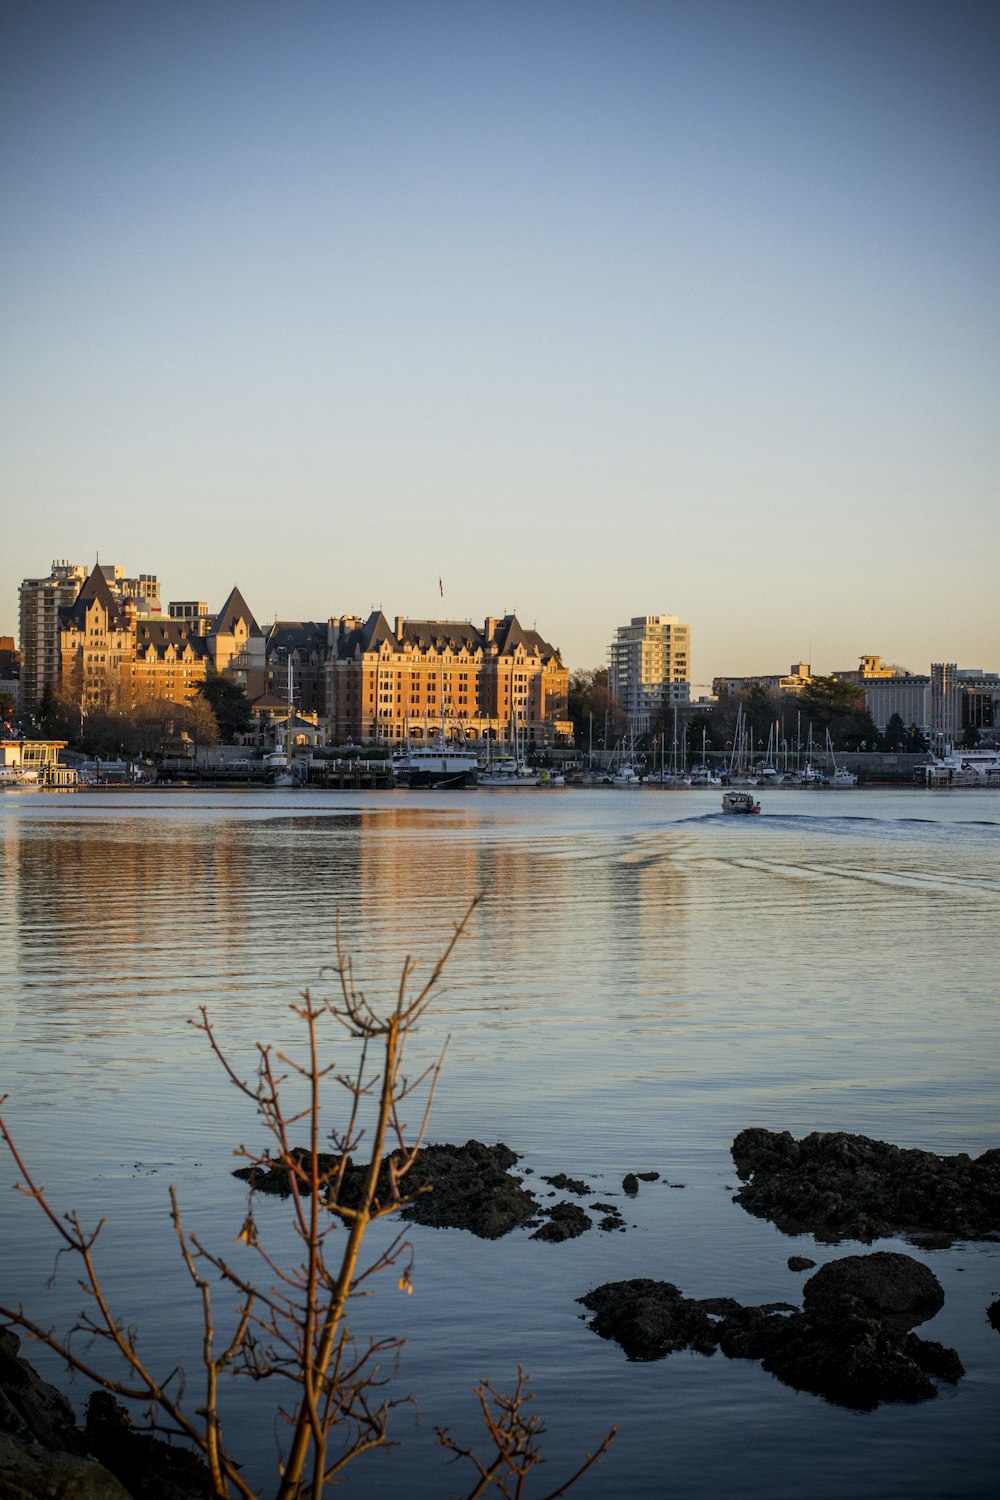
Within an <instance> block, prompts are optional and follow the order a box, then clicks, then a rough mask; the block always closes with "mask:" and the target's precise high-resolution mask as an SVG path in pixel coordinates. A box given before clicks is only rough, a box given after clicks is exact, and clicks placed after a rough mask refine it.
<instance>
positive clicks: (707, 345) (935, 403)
mask: <svg viewBox="0 0 1000 1500" xmlns="http://www.w3.org/2000/svg"><path fill="white" fill-rule="evenodd" d="M0 40H2V41H3V46H2V47H0V54H2V59H0V79H2V83H3V87H2V89H0V94H2V98H3V102H2V105H0V108H2V111H3V122H4V127H3V136H4V141H5V146H4V152H3V163H2V182H3V188H2V193H3V201H4V203H5V207H6V209H7V212H6V215H5V219H6V225H5V228H4V231H3V233H2V237H0V272H2V278H3V283H4V285H5V288H6V296H5V303H6V307H5V326H6V336H5V344H6V358H5V360H4V376H3V379H4V395H3V403H2V404H3V417H2V419H0V420H2V422H3V428H2V431H3V442H2V447H3V453H4V457H3V460H2V464H3V467H2V478H0V485H2V495H3V516H4V530H5V546H4V547H3V549H2V555H0V634H15V635H16V633H17V590H18V586H19V584H20V581H21V579H22V578H23V577H34V576H42V575H44V574H45V573H47V571H48V568H49V565H50V563H51V560H52V558H53V557H55V556H60V557H68V558H71V559H73V560H74V561H79V562H81V563H84V564H86V565H87V566H88V567H89V566H92V565H93V562H94V560H95V556H96V555H99V556H100V558H101V560H102V561H105V562H112V563H117V564H119V565H122V566H124V567H125V568H126V569H127V570H132V569H139V568H151V569H153V570H155V571H156V572H157V573H158V575H159V577H160V579H161V580H162V583H163V587H164V597H165V598H167V597H172V598H185V597H193V596H194V595H197V596H198V597H201V598H205V599H208V600H209V601H210V602H211V603H212V605H213V607H218V605H219V604H221V601H222V600H223V599H224V598H225V597H226V595H227V594H228V592H229V590H230V588H231V587H232V586H233V584H234V583H235V584H238V585H239V587H240V589H241V590H242V592H243V594H244V596H245V597H246V598H247V600H248V601H249V602H250V603H251V605H252V607H253V609H254V611H255V613H256V614H257V616H258V618H259V619H261V620H262V621H266V620H271V619H274V618H291V617H297V618H317V619H324V618H327V617H329V616H330V615H331V614H339V613H342V612H344V611H357V612H358V613H361V614H364V613H365V612H366V611H367V610H368V609H370V608H372V607H379V606H383V607H384V608H385V609H386V610H387V611H388V612H391V613H393V614H396V613H399V614H404V615H407V616H408V617H410V618H433V617H434V615H435V613H436V612H437V611H438V610H439V609H440V613H441V615H442V617H447V618H449V619H471V620H477V619H478V618H479V617H480V616H482V615H483V613H484V611H494V612H506V611H508V610H516V611H517V613H518V616H519V618H520V619H521V620H522V622H523V623H524V624H525V625H527V626H529V627H530V626H531V625H532V624H533V623H535V622H537V624H538V627H539V628H540V629H542V630H543V631H544V632H545V634H546V635H547V636H548V637H549V638H550V639H551V640H552V641H553V643H554V644H555V645H557V646H558V647H559V649H560V650H561V653H562V656H563V660H564V661H565V662H566V664H567V665H568V666H569V667H570V668H571V669H577V668H588V667H595V666H601V665H604V664H605V663H606V661H607V651H608V645H609V643H610V641H611V639H612V637H613V634H614V631H615V629H616V628H617V627H618V626H620V625H621V624H622V623H623V622H625V621H627V620H629V619H630V618H632V617H633V616H636V615H639V614H645V613H650V614H653V613H660V612H668V613H670V614H673V615H676V616H677V617H679V618H680V619H681V620H684V621H688V622H690V624H691V630H692V680H693V681H694V682H695V683H696V684H706V683H709V682H710V681H711V679H712V677H713V676H716V675H722V674H725V673H733V672H739V673H743V674H746V675H750V674H753V673H757V672H775V671H781V670H784V669H785V668H786V667H787V666H788V664H789V663H790V662H792V661H794V660H803V661H809V662H810V663H811V665H812V667H813V669H814V671H819V672H828V671H832V670H841V669H847V668H850V667H852V666H854V665H855V664H856V662H857V659H858V658H859V656H860V655H862V654H863V653H866V652H879V653H881V655H882V657H883V659H885V660H887V661H898V662H900V663H901V664H902V665H903V666H905V667H908V668H909V669H910V670H912V671H923V670H926V667H927V665H928V664H929V663H930V662H931V661H933V660H937V661H942V660H946V661H956V662H958V663H959V664H960V665H962V666H967V667H977V666H979V667H983V668H984V669H986V670H990V669H994V668H995V667H996V665H997V658H998V657H1000V639H998V635H1000V632H998V629H997V621H996V606H995V602H994V598H995V584H994V583H993V579H992V576H991V574H992V570H991V567H990V564H991V560H992V557H993V555H994V553H995V544H996V542H997V541H998V540H1000V505H998V503H997V499H998V497H997V484H996V476H997V472H998V462H997V461H998V459H1000V437H998V425H1000V424H997V422H996V407H997V399H996V398H997V391H998V380H997V375H998V369H997V365H998V353H997V351H998V348H1000V341H998V339H997V336H996V335H997V322H998V317H997V313H998V288H997V283H996V274H995V263H994V262H995V245H996V243H997V229H998V221H1000V212H998V208H1000V205H998V191H997V183H996V180H995V168H994V163H995V161H996V159H997V148H998V145H1000V106H998V102H997V98H996V91H995V86H994V82H993V80H994V77H995V70H996V64H997V61H998V59H1000V46H998V18H997V15H996V12H995V9H994V8H993V7H990V6H987V5H981V4H978V3H960V4H957V5H954V6H950V7H941V6H938V5H934V4H923V3H919V0H918V3H907V4H904V3H891V0H890V3H887V4H884V5H881V6H879V7H871V6H867V5H861V4H852V3H840V4H836V5H833V4H818V5H814V6H810V7H808V8H803V7H801V6H798V5H794V4H791V3H777V0H770V3H769V0H762V3H760V4H755V5H750V6H746V5H737V4H735V3H730V0H718V3H715V4H711V3H706V4H699V5H693V4H663V5H660V6H656V5H650V4H646V3H643V0H625V3H622V4H617V5H614V6H611V5H607V4H593V3H582V4H575V5H569V4H563V3H560V0H554V3H553V4H551V5H548V6H545V7H541V8H539V7H537V6H528V5H526V4H517V3H513V4H510V5H506V6H504V7H503V8H500V7H497V6H495V5H492V4H475V3H473V4H461V5H460V4H457V3H450V0H448V3H435V0H430V3H427V4H423V5H420V6H406V5H401V4H393V3H384V4H375V5H361V4H355V3H346V4H342V5H337V6H335V7H334V6H329V5H320V4H313V3H303V4H300V5H297V6H295V7H289V8H284V9H282V10H280V11H279V10H277V9H275V8H273V7H270V6H268V5H265V4H263V3H254V0H250V3H246V4H239V5H237V4H235V3H232V4H231V3H228V0H219V3H218V4H216V5H213V6H212V7H204V6H200V5H194V4H187V3H183V0H182V3H175V4H171V5H169V6H166V5H149V6H144V7H132V6H128V5H124V4H121V3H117V0H88V3H86V4H83V5H80V4H73V5H71V4H64V3H53V4H50V5H46V6H42V7H35V6H27V5H19V4H14V5H11V6H8V7H5V9H4V13H3V15H2V16H0ZM15 537H16V545H15V544H14V540H13V539H14V538H15ZM439 580H441V581H442V582H443V595H442V593H441V591H440V588H439Z"/></svg>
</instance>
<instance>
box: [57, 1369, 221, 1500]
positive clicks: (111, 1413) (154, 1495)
mask: <svg viewBox="0 0 1000 1500" xmlns="http://www.w3.org/2000/svg"><path fill="white" fill-rule="evenodd" d="M84 1433H85V1435H86V1439H87V1447H88V1448H89V1449H90V1451H91V1453H93V1454H94V1456H95V1457H96V1458H98V1459H100V1461H101V1463H103V1464H104V1466H105V1467H106V1468H108V1469H110V1470H111V1472H112V1473H113V1474H114V1475H115V1477H116V1479H119V1480H121V1482H122V1484H123V1485H125V1487H126V1489H127V1490H128V1491H129V1492H130V1493H131V1494H133V1495H141V1496H142V1497H143V1500H191V1497H192V1496H199V1497H203V1496H205V1495H206V1494H207V1493H208V1489H209V1483H208V1471H207V1470H206V1468H205V1465H204V1464H203V1463H202V1461H201V1459H200V1458H199V1457H198V1456H197V1454H195V1453H192V1452H191V1451H190V1450H189V1449H187V1448H178V1447H175V1446H174V1445H173V1444H172V1443H165V1442H163V1441H162V1439H160V1438H157V1437H154V1436H153V1434H152V1433H151V1432H143V1431H142V1430H141V1429H137V1428H135V1427H133V1426H132V1420H131V1418H130V1417H129V1414H128V1412H127V1411H126V1410H125V1408H124V1406H120V1405H119V1404H118V1402H117V1401H115V1399H114V1397H113V1396H112V1395H111V1394H110V1393H109V1392H108V1391H94V1392H93V1394H92V1395H91V1397H90V1400H89V1401H88V1402H87V1420H86V1425H85V1427H84Z"/></svg>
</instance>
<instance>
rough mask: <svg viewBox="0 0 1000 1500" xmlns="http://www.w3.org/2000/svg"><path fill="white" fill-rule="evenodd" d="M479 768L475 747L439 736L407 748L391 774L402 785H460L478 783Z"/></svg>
mask: <svg viewBox="0 0 1000 1500" xmlns="http://www.w3.org/2000/svg"><path fill="white" fill-rule="evenodd" d="M478 769H479V766H478V760H477V757H476V752H475V750H470V749H468V748H467V747H466V746H465V745H464V744H462V743H461V742H455V741H453V740H444V739H440V738H438V739H436V740H431V741H429V742H428V743H427V744H426V745H414V746H412V747H410V748H409V749H407V750H405V751H404V752H403V754H402V755H400V756H399V757H397V758H396V759H395V761H394V763H393V769H392V774H393V776H394V778H395V780H396V781H398V782H399V783H400V784H401V785H402V786H408V787H445V788H461V787H467V786H475V785H476V784H477V780H478Z"/></svg>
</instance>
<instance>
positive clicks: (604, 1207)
mask: <svg viewBox="0 0 1000 1500" xmlns="http://www.w3.org/2000/svg"><path fill="white" fill-rule="evenodd" d="M590 1206H591V1208H593V1209H597V1210H599V1211H600V1212H601V1213H602V1214H616V1213H617V1212H618V1209H617V1207H616V1206H615V1204H613V1203H597V1202H594V1203H592V1204H591V1205H590Z"/></svg>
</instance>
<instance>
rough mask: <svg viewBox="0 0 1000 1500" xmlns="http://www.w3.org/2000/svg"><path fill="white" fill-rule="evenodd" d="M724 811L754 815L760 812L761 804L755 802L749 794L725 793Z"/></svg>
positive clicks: (723, 797) (723, 799) (723, 798)
mask: <svg viewBox="0 0 1000 1500" xmlns="http://www.w3.org/2000/svg"><path fill="white" fill-rule="evenodd" d="M722 811H723V812H724V813H744V814H746V813H749V814H751V815H752V814H754V813H759V812H760V803H759V802H755V801H754V800H753V797H752V795H751V794H750V793H749V792H723V794H722Z"/></svg>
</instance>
